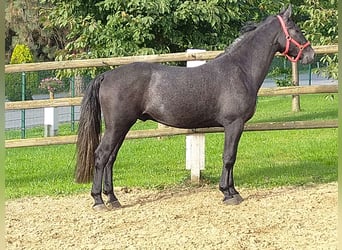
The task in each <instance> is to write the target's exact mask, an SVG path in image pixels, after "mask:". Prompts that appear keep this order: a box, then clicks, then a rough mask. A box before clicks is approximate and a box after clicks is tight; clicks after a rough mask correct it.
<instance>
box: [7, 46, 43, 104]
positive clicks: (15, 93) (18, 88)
mask: <svg viewBox="0 0 342 250" xmlns="http://www.w3.org/2000/svg"><path fill="white" fill-rule="evenodd" d="M32 61H33V55H32V53H31V50H30V49H29V48H28V46H27V45H24V44H18V45H16V46H15V48H14V50H13V54H12V57H11V64H18V63H30V62H32ZM22 74H25V73H14V74H6V76H5V83H6V84H5V95H6V97H7V99H8V100H10V101H19V100H22V77H25V79H29V81H27V82H26V89H25V100H31V99H32V92H33V91H34V89H36V88H37V84H36V83H37V81H38V77H37V73H36V72H33V73H29V74H25V75H22ZM26 75H29V78H26Z"/></svg>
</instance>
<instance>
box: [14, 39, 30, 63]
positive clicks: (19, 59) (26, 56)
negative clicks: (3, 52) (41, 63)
mask: <svg viewBox="0 0 342 250" xmlns="http://www.w3.org/2000/svg"><path fill="white" fill-rule="evenodd" d="M32 61H33V56H32V53H31V51H30V49H29V47H27V46H26V45H25V44H17V45H16V46H15V48H14V50H13V54H12V57H11V64H18V63H30V62H32Z"/></svg>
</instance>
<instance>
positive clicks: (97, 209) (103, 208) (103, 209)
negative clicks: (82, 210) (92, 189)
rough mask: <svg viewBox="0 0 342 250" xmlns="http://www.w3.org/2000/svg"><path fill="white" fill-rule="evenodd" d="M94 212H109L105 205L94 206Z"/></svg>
mask: <svg viewBox="0 0 342 250" xmlns="http://www.w3.org/2000/svg"><path fill="white" fill-rule="evenodd" d="M93 210H94V211H95V212H106V211H108V208H107V207H106V205H105V204H98V205H94V206H93Z"/></svg>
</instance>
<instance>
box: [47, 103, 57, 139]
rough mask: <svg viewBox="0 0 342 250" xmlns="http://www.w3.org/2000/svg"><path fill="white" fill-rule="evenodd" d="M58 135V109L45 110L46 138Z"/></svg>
mask: <svg viewBox="0 0 342 250" xmlns="http://www.w3.org/2000/svg"><path fill="white" fill-rule="evenodd" d="M57 133H58V113H57V109H56V108H44V136H45V137H50V136H56V135H57Z"/></svg>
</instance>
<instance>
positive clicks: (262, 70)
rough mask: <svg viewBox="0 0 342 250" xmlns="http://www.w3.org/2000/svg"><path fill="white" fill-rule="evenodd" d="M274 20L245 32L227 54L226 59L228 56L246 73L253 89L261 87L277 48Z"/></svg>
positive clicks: (276, 31)
mask: <svg viewBox="0 0 342 250" xmlns="http://www.w3.org/2000/svg"><path fill="white" fill-rule="evenodd" d="M274 21H275V20H271V21H270V22H268V23H266V24H264V25H262V26H260V27H259V28H257V29H256V30H254V31H251V32H249V33H247V34H246V35H245V36H244V37H243V38H242V39H241V41H240V42H239V43H238V44H237V45H236V47H235V48H234V49H233V51H232V52H231V53H230V55H228V54H227V59H228V57H229V58H230V60H233V61H235V63H236V62H237V63H238V64H239V67H240V68H241V69H242V71H243V72H246V74H248V79H249V80H250V81H251V83H252V84H253V86H254V89H255V91H258V90H259V88H260V87H261V85H262V83H263V81H264V79H265V77H266V75H267V73H268V70H269V67H270V65H271V63H272V60H273V58H274V55H275V53H276V52H277V49H278V48H277V45H276V44H275V40H276V37H277V35H278V33H279V28H277V27H276V25H274V24H273V25H272V22H274ZM233 63H234V62H233Z"/></svg>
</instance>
